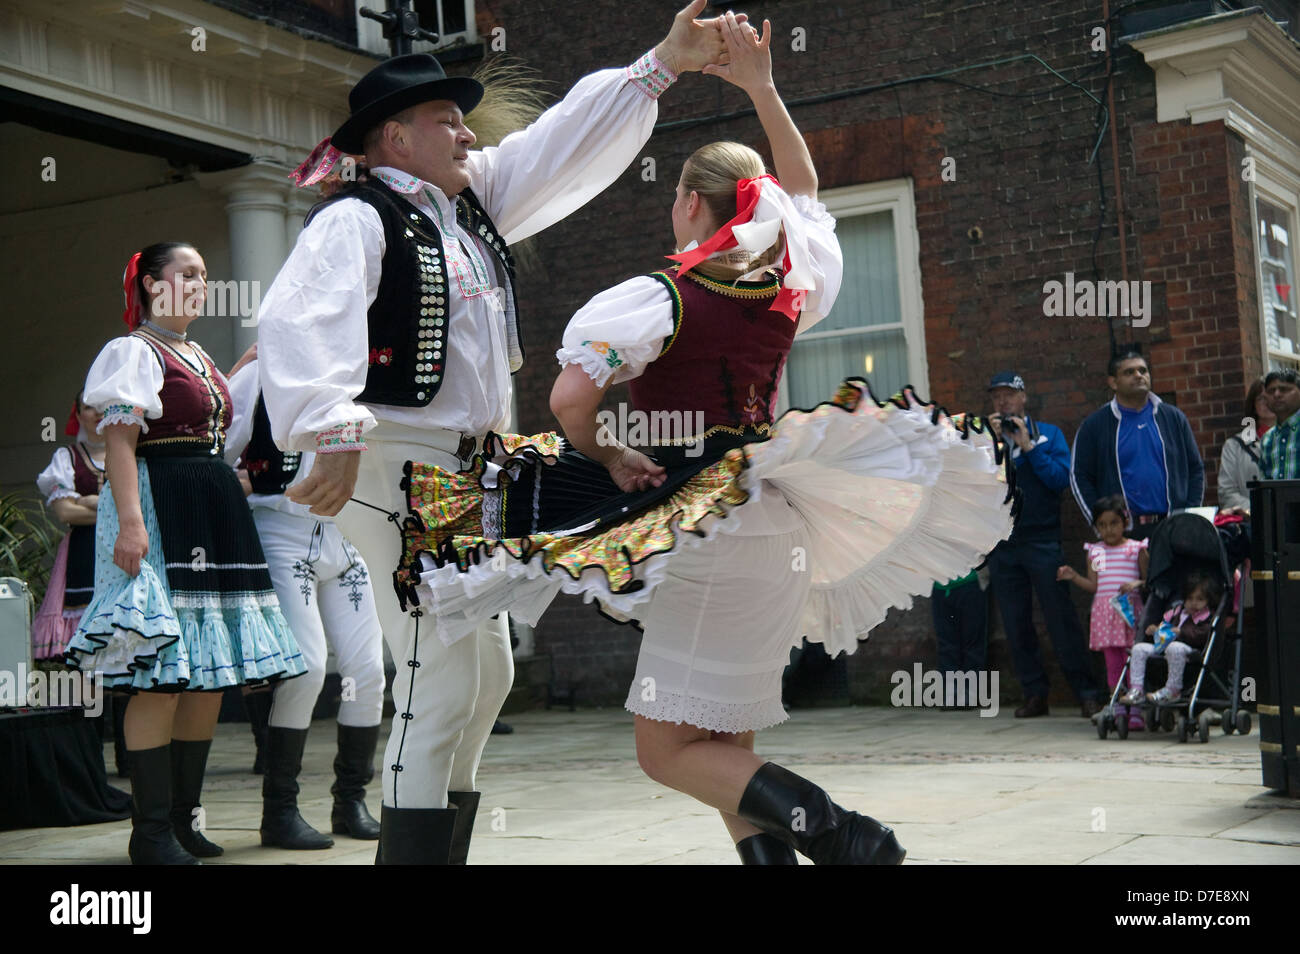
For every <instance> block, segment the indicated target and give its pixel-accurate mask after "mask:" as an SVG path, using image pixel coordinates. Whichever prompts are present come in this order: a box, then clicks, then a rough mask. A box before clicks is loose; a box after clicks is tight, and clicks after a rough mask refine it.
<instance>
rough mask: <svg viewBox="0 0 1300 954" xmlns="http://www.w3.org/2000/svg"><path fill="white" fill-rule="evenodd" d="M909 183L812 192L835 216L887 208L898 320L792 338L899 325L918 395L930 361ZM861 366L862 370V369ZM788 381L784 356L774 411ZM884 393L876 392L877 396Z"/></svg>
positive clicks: (926, 392) (926, 384)
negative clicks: (783, 369)
mask: <svg viewBox="0 0 1300 954" xmlns="http://www.w3.org/2000/svg"><path fill="white" fill-rule="evenodd" d="M913 185H914V183H913V181H912V180H911V179H910V178H903V179H886V180H882V181H880V182H868V183H863V184H861V185H853V186H844V187H842V188H839V189H826V190H824V191H821V192H819V193H818V194H817V198H818V199H819V200H820V201H821V202H823V203H825V205H826V211H828V212H829V213H830V214H831V215H833V216H834V217H835V219H836V220H837V221H839V220H840V219H846V218H850V217H852V216H855V215H870V214H871V213H873V212H890V213H892V221H893V223H894V254H895V262H894V269H895V271H896V272H897V274H898V303H899V312H900V314H899V318H900V320H899V321H898V322H891V323H890V324H887V325H862V326H854V327H852V328H837V329H835V330H834V331H824V332H823V331H818V328H817V326H816V325H814V326H813V328H812V330H811V331H807V332H805V333H804V334H801V335H799V336H798V337H797V338H795V345H796V347H797V346H798V344H799V342H801V341H812V340H814V339H816V338H819V337H824V338H830V337H836V336H841V335H847V334H852V333H854V332H855V331H867V332H875V331H896V330H899V329H902V332H903V339H904V341H905V342H906V345H907V376H908V383H909V384H911V385H912V387H913V388H915V389H916V392H917V394H918V395H919V396H921V397H922V398H924V399H926V400H930V363H929V360H928V359H927V357H926V353H925V302H924V300H923V298H922V295H921V240H920V235H919V233H918V232H917V230H916V200H915V197H914V194H913ZM832 310H833V308H832ZM863 371H864V372H865V369H863ZM866 377H867V378H868V380H870V377H871V376H870V375H866ZM788 382H789V364H788V362H787V367H786V373H783V374H782V375H781V389H780V394H779V396H778V399H777V410H778V413H780V412H784V411H785V410H787V409H788V408H789V407H790V392H789V388H788ZM873 383H874V382H873ZM888 396H889V395H886V394H877V395H876V397H877V398H879V399H882V400H883V399H884V398H886V397H888Z"/></svg>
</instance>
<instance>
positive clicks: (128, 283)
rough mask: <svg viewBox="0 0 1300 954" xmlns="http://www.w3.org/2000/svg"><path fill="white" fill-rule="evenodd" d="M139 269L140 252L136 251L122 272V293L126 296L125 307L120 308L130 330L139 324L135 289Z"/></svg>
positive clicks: (139, 316)
mask: <svg viewBox="0 0 1300 954" xmlns="http://www.w3.org/2000/svg"><path fill="white" fill-rule="evenodd" d="M139 271H140V253H139V252H136V253H135V254H134V255H132V256H131V260H130V261H128V262H127V263H126V271H124V272H123V273H122V294H123V295H125V296H126V307H125V308H124V309H123V310H122V321H123V322H125V323H126V326H127V327H128V328H130V329H131V330H132V331H135V329H136V328H138V327H139V326H140V321H141V317H142V316H141V314H140V296H139V295H138V294H137V293H136V290H135V277H136V275H137V274H138V273H139Z"/></svg>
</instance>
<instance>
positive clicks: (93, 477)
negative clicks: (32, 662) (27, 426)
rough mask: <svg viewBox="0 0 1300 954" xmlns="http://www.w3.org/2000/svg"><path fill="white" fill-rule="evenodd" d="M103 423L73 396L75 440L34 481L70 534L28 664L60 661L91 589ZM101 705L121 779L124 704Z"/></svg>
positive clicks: (70, 426)
mask: <svg viewBox="0 0 1300 954" xmlns="http://www.w3.org/2000/svg"><path fill="white" fill-rule="evenodd" d="M102 418H103V415H102V414H100V413H99V412H98V411H97V410H95V409H94V408H93V407H90V406H89V405H86V404H83V403H82V401H81V393H80V392H78V393H77V399H76V401H75V402H74V403H73V405H72V413H71V414H69V415H68V423H67V426H66V427H65V428H64V431H63V432H64V433H65V434H67V435H68V436H69V437H72V438H75V440H74V441H73V442H72V443H71V444H69V445H68V446H66V447H60V448H59V449H58V450H56V451H55V452H54V456H53V457H52V458H51V459H50V466H48V467H46V468H45V470H43V471H41V474H40V476H39V477H37V478H36V486H37V487H38V488H39V489H40V491H41V493H43V494H44V495H45V505H46V506H47V507H48V508H49V509H50V512H51V513H53V514H54V516H55V518H56V519H58V520H60V521H62V522H63V523H66V524H67V525H68V528H69V529H68V534H67V536H65V537H64V538H63V540H62V542H61V543H60V544H59V550H58V552H57V553H56V554H55V556H54V566H53V568H52V569H51V571H50V585H49V587H48V588H47V589H46V591H45V599H44V600H43V601H42V602H41V608H40V611H39V612H38V613H37V614H36V618H35V619H34V620H33V621H32V658H33V659H57V660H62V659H63V654H64V653H65V652H66V651H67V648H68V643H69V642H70V641H71V639H72V634H73V633H75V632H76V631H77V624H79V623H80V622H81V615H82V613H83V612H84V611H85V609H86V604H87V603H89V602H90V597H91V594H92V593H93V592H94V590H95V514H96V511H97V509H98V507H99V494H100V491H102V490H103V489H104V442H103V440H102V439H101V438H100V436H99V433H98V430H97V429H98V427H99V422H100V420H101V419H102ZM105 703H106V708H107V711H106V712H105V713H104V715H102V716H100V717H99V721H100V736H101V738H102V737H103V734H104V724H105V723H106V722H107V721H108V720H109V719H111V720H112V723H113V756H114V761H115V762H116V763H117V774H118V777H119V778H126V777H127V774H128V772H127V764H126V744H125V741H124V740H123V738H122V717H123V715H124V714H125V711H126V700H125V699H114V698H113V697H112V696H111V695H110V696H108V698H106V699H105Z"/></svg>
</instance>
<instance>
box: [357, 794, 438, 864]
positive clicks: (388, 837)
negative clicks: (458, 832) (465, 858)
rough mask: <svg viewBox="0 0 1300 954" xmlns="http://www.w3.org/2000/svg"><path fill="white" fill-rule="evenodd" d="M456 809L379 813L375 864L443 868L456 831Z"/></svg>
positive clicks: (383, 808)
mask: <svg viewBox="0 0 1300 954" xmlns="http://www.w3.org/2000/svg"><path fill="white" fill-rule="evenodd" d="M456 812H457V810H456V807H455V806H451V807H449V808H389V807H388V806H387V805H381V806H380V811H379V821H380V827H379V850H378V852H377V853H376V855H375V864H377V865H445V864H447V863H448V861H447V859H448V857H449V855H450V854H451V839H452V833H453V832H454V831H455V829H456Z"/></svg>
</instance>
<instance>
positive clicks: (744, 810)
mask: <svg viewBox="0 0 1300 954" xmlns="http://www.w3.org/2000/svg"><path fill="white" fill-rule="evenodd" d="M736 814H737V815H739V816H740V817H741V818H743V819H745V821H747V822H749V823H750V824H751V825H754V826H756V827H758V828H761V829H762V830H763V831H765V832H767V833H768V834H769V835H773V836H775V837H776V838H778V839H779V840H780V841H781V842H782V843H784V844H786V845H789V846H790V847H791V848H793V849H795V850H796V851H798V852H799V853H801V854H803V855H806V856H807V857H809V858H811V859H812V861H813V864H818V865H897V864H902V862H903V858H904V857H905V856H906V855H907V852H906V851H904V850H903V848H902V846H901V845H899V843H898V839H896V838H895V837H894V831H893V829H892V828H887V827H886V826H884V825H882V824H880V822H878V821H876V820H875V819H874V818H868V817H867V816H866V815H859V814H858V813H857V812H851V811H849V810H848V809H846V808H841V807H840V806H839V805H836V804H835V803H834V802H833V801H831V798H830V796H829V795H827V794H826V793H825V792H824V791H822V789H820V788H818V787H817V786H816V785H814V784H813V783H812V782H810V781H808V780H807V779H806V778H802V777H800V776H798V775H795V774H794V773H793V772H790V771H787V770H786V769H783V768H782V767H781V766H779V765H777V764H776V763H775V762H767V763H765V764H764V765H763V767H762V768H760V769H759V770H758V771H757V772H755V773H754V777H753V778H751V779H750V780H749V784H748V785H747V786H746V788H745V794H744V795H742V796H741V798H740V808H739V809H738V810H737V812H736Z"/></svg>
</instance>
